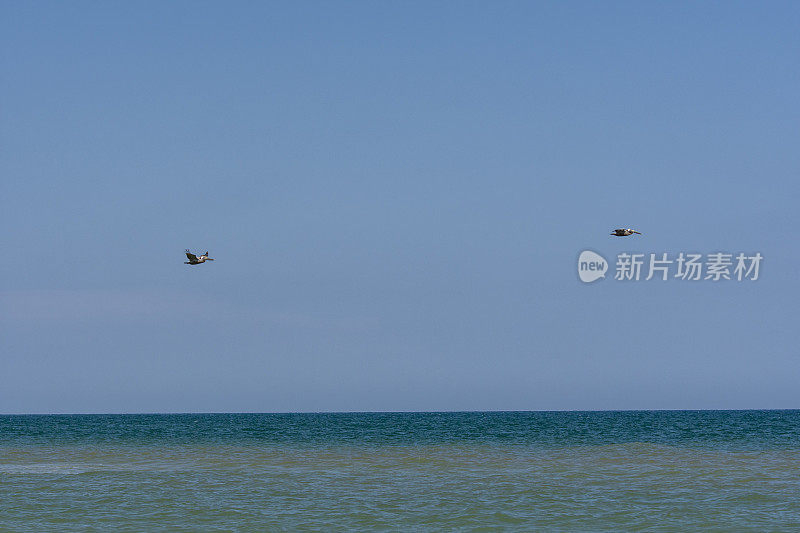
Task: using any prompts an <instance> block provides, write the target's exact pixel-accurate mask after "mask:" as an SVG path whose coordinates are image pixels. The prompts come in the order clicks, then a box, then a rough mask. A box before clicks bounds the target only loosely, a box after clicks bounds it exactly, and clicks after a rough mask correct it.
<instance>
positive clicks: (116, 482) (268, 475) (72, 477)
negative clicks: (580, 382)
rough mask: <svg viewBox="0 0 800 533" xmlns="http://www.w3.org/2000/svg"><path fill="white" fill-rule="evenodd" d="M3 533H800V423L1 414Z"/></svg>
mask: <svg viewBox="0 0 800 533" xmlns="http://www.w3.org/2000/svg"><path fill="white" fill-rule="evenodd" d="M0 530H3V531H92V530H94V531H100V530H114V531H432V530H434V531H439V530H446V531H451V530H452V531H697V530H712V531H798V530H800V411H624V412H618V411H615V412H473V413H336V414H333V413H330V414H329V413H319V414H167V415H157V414H154V415H52V416H51V415H7V416H0Z"/></svg>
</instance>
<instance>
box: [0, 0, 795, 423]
mask: <svg viewBox="0 0 800 533" xmlns="http://www.w3.org/2000/svg"><path fill="white" fill-rule="evenodd" d="M798 27H800V4H798V3H796V2H769V3H766V4H763V3H753V2H724V3H721V2H717V3H712V2H700V3H698V2H668V3H650V2H610V3H596V2H550V3H545V2H455V1H452V2H234V3H228V2H225V3H223V2H217V3H213V2H163V3H162V2H144V3H143V2H133V3H123V2H34V3H20V2H10V1H5V2H2V3H0V71H1V72H2V74H1V76H2V77H1V78H0V225H1V226H2V244H3V259H2V261H0V413H58V412H67V413H70V412H175V411H179V412H185V411H194V412H209V411H260V412H264V411H375V410H426V411H428V410H496V409H502V410H539V409H705V408H710V409H714V408H800V394H799V393H798V386H797V380H798V376H800V348H799V347H798V341H799V340H800V330H799V328H798V319H799V318H800V304H799V303H798V295H799V294H800V282H798V276H799V273H800V268H799V267H800V251H798V250H799V249H800V245H798V239H797V235H798V226H800V224H798V222H800V217H798V209H797V203H798V200H800V150H798V147H800V126H799V125H800V99H798V95H799V94H800V68H798V66H799V65H800V32H798V31H797V28H798ZM616 227H634V228H636V229H639V230H640V231H642V232H643V233H644V235H642V236H635V237H632V238H625V239H620V238H614V237H611V236H609V235H608V234H609V232H610V230H611V229H613V228H616ZM185 248H192V249H193V250H195V251H205V250H209V251H210V253H211V256H212V257H214V258H216V261H215V262H213V263H208V264H204V265H200V266H196V267H190V266H187V265H184V264H183V261H184V260H185V257H184V256H183V250H184V249H185ZM584 249H591V250H595V251H597V252H599V253H601V254H602V255H604V256H605V257H606V258H608V259H610V260H612V262H613V260H614V259H615V256H616V254H617V253H618V252H621V251H632V252H641V253H648V254H649V253H651V252H652V253H658V254H660V253H663V252H668V253H670V254H676V253H678V252H698V253H703V254H708V253H713V252H719V251H723V252H729V253H738V252H745V253H754V252H760V253H761V254H762V256H763V257H764V260H763V263H762V265H761V272H760V279H758V280H757V281H741V282H737V281H722V282H719V283H713V282H711V281H699V282H689V281H681V280H674V279H673V280H670V281H666V282H662V281H657V280H651V281H647V282H646V281H638V282H627V283H625V282H620V281H615V280H613V279H612V278H613V272H611V273H610V275H609V276H607V279H605V280H601V281H598V282H595V283H592V284H583V283H581V282H580V281H579V279H578V276H577V267H576V260H577V257H578V254H579V253H580V252H581V251H582V250H584ZM612 268H613V265H612Z"/></svg>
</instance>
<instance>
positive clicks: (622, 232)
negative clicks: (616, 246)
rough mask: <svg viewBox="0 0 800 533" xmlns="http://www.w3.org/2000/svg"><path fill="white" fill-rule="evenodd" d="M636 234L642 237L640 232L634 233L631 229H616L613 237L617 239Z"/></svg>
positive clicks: (612, 233)
mask: <svg viewBox="0 0 800 533" xmlns="http://www.w3.org/2000/svg"><path fill="white" fill-rule="evenodd" d="M634 233H635V234H637V235H641V233H639V232H638V231H634V230H632V229H631V228H628V229H615V230H614V231H612V232H611V235H613V236H615V237H627V236H628V235H633V234H634Z"/></svg>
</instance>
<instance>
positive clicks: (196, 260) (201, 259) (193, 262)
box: [183, 249, 213, 265]
mask: <svg viewBox="0 0 800 533" xmlns="http://www.w3.org/2000/svg"><path fill="white" fill-rule="evenodd" d="M186 257H188V258H189V260H188V261H184V263H183V264H184V265H199V264H200V263H205V262H206V261H213V259H211V258H210V257H208V252H206V253H204V254H203V255H201V256H200V257H197V256H196V255H194V254H193V253H192V252H190V251H189V250H188V249H187V250H186Z"/></svg>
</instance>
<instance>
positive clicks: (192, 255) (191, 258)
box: [186, 250, 197, 261]
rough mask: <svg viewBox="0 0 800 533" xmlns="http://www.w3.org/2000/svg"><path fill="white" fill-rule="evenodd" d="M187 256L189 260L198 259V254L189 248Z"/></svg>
mask: <svg viewBox="0 0 800 533" xmlns="http://www.w3.org/2000/svg"><path fill="white" fill-rule="evenodd" d="M186 257H188V258H189V261H197V256H196V255H194V254H193V253H192V252H190V251H189V250H186Z"/></svg>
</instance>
